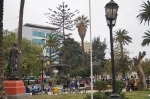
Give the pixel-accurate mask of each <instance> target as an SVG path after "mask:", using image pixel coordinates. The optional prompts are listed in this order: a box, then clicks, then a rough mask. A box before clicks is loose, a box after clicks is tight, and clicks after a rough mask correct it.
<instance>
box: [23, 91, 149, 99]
mask: <svg viewBox="0 0 150 99" xmlns="http://www.w3.org/2000/svg"><path fill="white" fill-rule="evenodd" d="M149 94H150V91H130V92H126V97H127V98H128V99H150V97H148V95H149ZM85 97H86V94H61V95H35V96H30V97H27V98H23V99H84V98H85Z"/></svg>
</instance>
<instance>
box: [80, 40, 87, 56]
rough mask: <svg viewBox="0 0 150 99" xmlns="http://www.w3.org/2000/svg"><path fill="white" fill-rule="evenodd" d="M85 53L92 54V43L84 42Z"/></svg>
mask: <svg viewBox="0 0 150 99" xmlns="http://www.w3.org/2000/svg"><path fill="white" fill-rule="evenodd" d="M79 43H80V46H82V45H81V42H79ZM84 52H86V53H88V52H90V42H87V41H86V42H84Z"/></svg>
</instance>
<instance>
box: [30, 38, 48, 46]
mask: <svg viewBox="0 0 150 99" xmlns="http://www.w3.org/2000/svg"><path fill="white" fill-rule="evenodd" d="M32 42H34V43H37V44H40V45H44V44H45V40H41V39H34V38H33V39H32Z"/></svg>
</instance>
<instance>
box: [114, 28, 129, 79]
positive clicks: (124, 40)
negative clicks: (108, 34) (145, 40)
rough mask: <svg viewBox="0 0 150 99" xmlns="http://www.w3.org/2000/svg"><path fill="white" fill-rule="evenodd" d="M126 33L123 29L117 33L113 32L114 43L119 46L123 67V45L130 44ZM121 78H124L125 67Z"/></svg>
mask: <svg viewBox="0 0 150 99" xmlns="http://www.w3.org/2000/svg"><path fill="white" fill-rule="evenodd" d="M127 34H128V31H126V30H125V29H123V30H121V29H119V30H118V31H115V36H114V42H118V43H119V45H120V50H121V52H120V54H121V62H122V66H123V59H124V58H123V55H124V53H123V45H128V44H129V43H132V38H131V37H130V36H128V35H127ZM122 72H123V77H125V67H124V66H123V71H122Z"/></svg>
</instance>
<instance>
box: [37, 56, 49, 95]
mask: <svg viewBox="0 0 150 99" xmlns="http://www.w3.org/2000/svg"><path fill="white" fill-rule="evenodd" d="M36 58H37V60H39V61H41V63H42V81H41V91H42V92H43V91H44V81H43V65H44V61H48V56H44V55H43V54H40V55H37V57H36Z"/></svg>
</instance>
